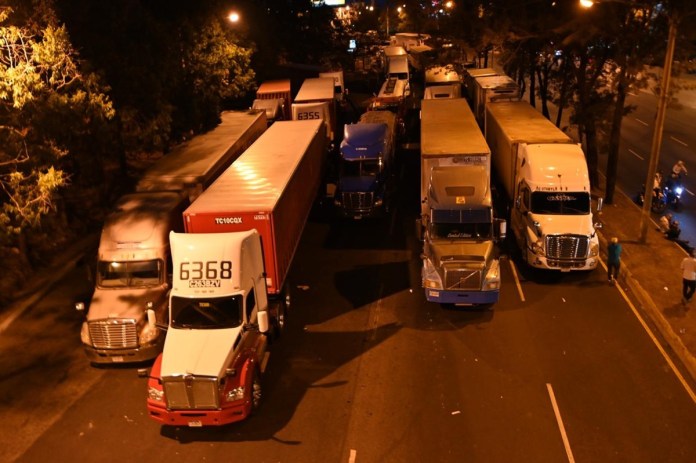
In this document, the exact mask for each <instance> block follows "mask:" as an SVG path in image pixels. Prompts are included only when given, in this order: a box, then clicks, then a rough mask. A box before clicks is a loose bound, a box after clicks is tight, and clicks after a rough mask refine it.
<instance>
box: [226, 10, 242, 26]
mask: <svg viewBox="0 0 696 463" xmlns="http://www.w3.org/2000/svg"><path fill="white" fill-rule="evenodd" d="M227 19H228V20H229V21H230V22H231V23H232V24H236V23H238V22H239V19H240V18H239V13H237V12H236V11H232V12H230V14H229V15H227Z"/></svg>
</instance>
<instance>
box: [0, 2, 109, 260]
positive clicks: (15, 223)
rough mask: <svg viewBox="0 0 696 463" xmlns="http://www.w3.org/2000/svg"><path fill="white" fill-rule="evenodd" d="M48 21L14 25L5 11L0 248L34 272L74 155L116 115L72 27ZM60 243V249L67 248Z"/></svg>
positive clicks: (0, 47)
mask: <svg viewBox="0 0 696 463" xmlns="http://www.w3.org/2000/svg"><path fill="white" fill-rule="evenodd" d="M42 6H44V8H43V9H37V10H36V11H37V12H40V13H41V14H42V15H43V16H41V17H37V16H33V17H30V18H29V19H28V20H27V21H26V22H25V23H23V24H17V23H13V22H12V19H13V18H12V13H13V10H12V9H11V8H9V7H7V8H3V9H2V10H0V146H1V147H2V148H0V188H1V189H0V193H1V194H0V200H1V206H0V207H1V209H0V224H1V225H2V227H1V228H0V230H1V231H0V248H1V249H2V253H3V255H4V256H7V255H8V251H9V250H11V249H13V250H14V251H15V252H14V254H15V255H18V256H19V260H20V261H21V262H23V263H24V265H25V266H31V264H32V259H31V258H30V257H31V256H30V255H29V253H28V246H27V242H28V239H31V238H32V237H33V236H35V235H36V234H37V233H39V234H40V233H41V227H42V224H43V221H44V220H45V218H46V217H48V216H50V215H51V214H54V213H55V212H56V199H57V194H58V192H59V191H60V189H61V188H63V187H65V186H66V185H68V183H69V182H70V181H71V179H72V178H73V177H74V176H75V174H74V173H72V172H70V171H66V170H65V169H64V166H66V165H68V164H69V163H76V162H78V158H77V157H76V156H75V155H74V154H73V151H72V150H73V148H74V147H76V146H79V145H80V143H81V141H82V140H83V139H84V138H85V137H88V136H89V135H90V134H93V133H95V132H96V131H98V130H99V128H103V127H105V126H106V125H108V120H109V119H110V118H111V117H113V114H114V113H113V108H112V106H111V102H110V100H109V98H108V96H107V95H106V93H105V88H104V87H103V86H101V85H100V84H99V81H98V79H97V78H96V77H95V76H94V75H92V74H89V73H83V72H82V71H81V70H80V65H79V61H78V56H77V53H76V52H75V50H74V49H73V48H72V45H71V43H70V40H69V37H68V34H67V31H66V29H65V27H63V26H58V25H56V24H52V23H51V22H49V23H43V24H42V23H41V21H42V20H43V21H45V20H47V19H48V20H49V21H51V18H52V15H50V14H47V12H50V3H42ZM60 238H61V237H60V236H55V237H54V243H56V244H57V243H60Z"/></svg>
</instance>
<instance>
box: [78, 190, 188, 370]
mask: <svg viewBox="0 0 696 463" xmlns="http://www.w3.org/2000/svg"><path fill="white" fill-rule="evenodd" d="M187 205H188V201H187V199H186V197H185V196H184V195H183V194H181V193H178V192H146V193H132V194H128V195H124V196H123V197H121V198H120V199H119V201H118V202H117V203H116V206H115V209H114V210H113V211H112V212H111V213H110V214H109V215H108V216H107V218H106V220H105V222H104V226H103V228H102V232H101V238H100V241H99V250H98V257H97V266H96V275H95V287H94V292H93V294H92V298H91V301H90V302H89V310H88V311H86V308H87V304H85V303H84V302H78V303H77V304H76V305H75V307H76V309H77V310H78V311H79V312H83V313H84V312H85V311H86V312H87V313H86V314H85V320H84V322H83V323H82V329H81V330H80V338H81V340H82V345H83V347H84V350H85V353H86V354H87V358H88V359H89V361H90V362H91V363H92V364H106V363H136V362H141V361H146V360H152V359H153V358H155V357H156V356H157V354H159V352H160V351H161V350H162V345H163V343H164V336H163V335H162V334H161V333H160V332H159V330H158V329H157V328H156V326H155V324H156V322H157V321H163V320H166V316H167V292H168V291H169V288H170V284H171V276H170V275H171V258H170V253H169V231H170V230H178V231H183V228H184V227H183V220H182V218H181V214H182V212H183V210H184V208H185V207H186V206H187Z"/></svg>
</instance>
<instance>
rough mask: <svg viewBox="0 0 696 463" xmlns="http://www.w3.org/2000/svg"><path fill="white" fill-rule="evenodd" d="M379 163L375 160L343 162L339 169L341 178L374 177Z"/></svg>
mask: <svg viewBox="0 0 696 463" xmlns="http://www.w3.org/2000/svg"><path fill="white" fill-rule="evenodd" d="M380 165H381V163H380V162H379V161H378V160H377V159H369V160H365V161H344V162H343V163H342V168H341V176H342V177H375V176H376V175H377V174H378V173H379V170H380Z"/></svg>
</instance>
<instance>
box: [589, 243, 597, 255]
mask: <svg viewBox="0 0 696 463" xmlns="http://www.w3.org/2000/svg"><path fill="white" fill-rule="evenodd" d="M598 255H599V243H592V244H591V245H590V257H597V256H598Z"/></svg>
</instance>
